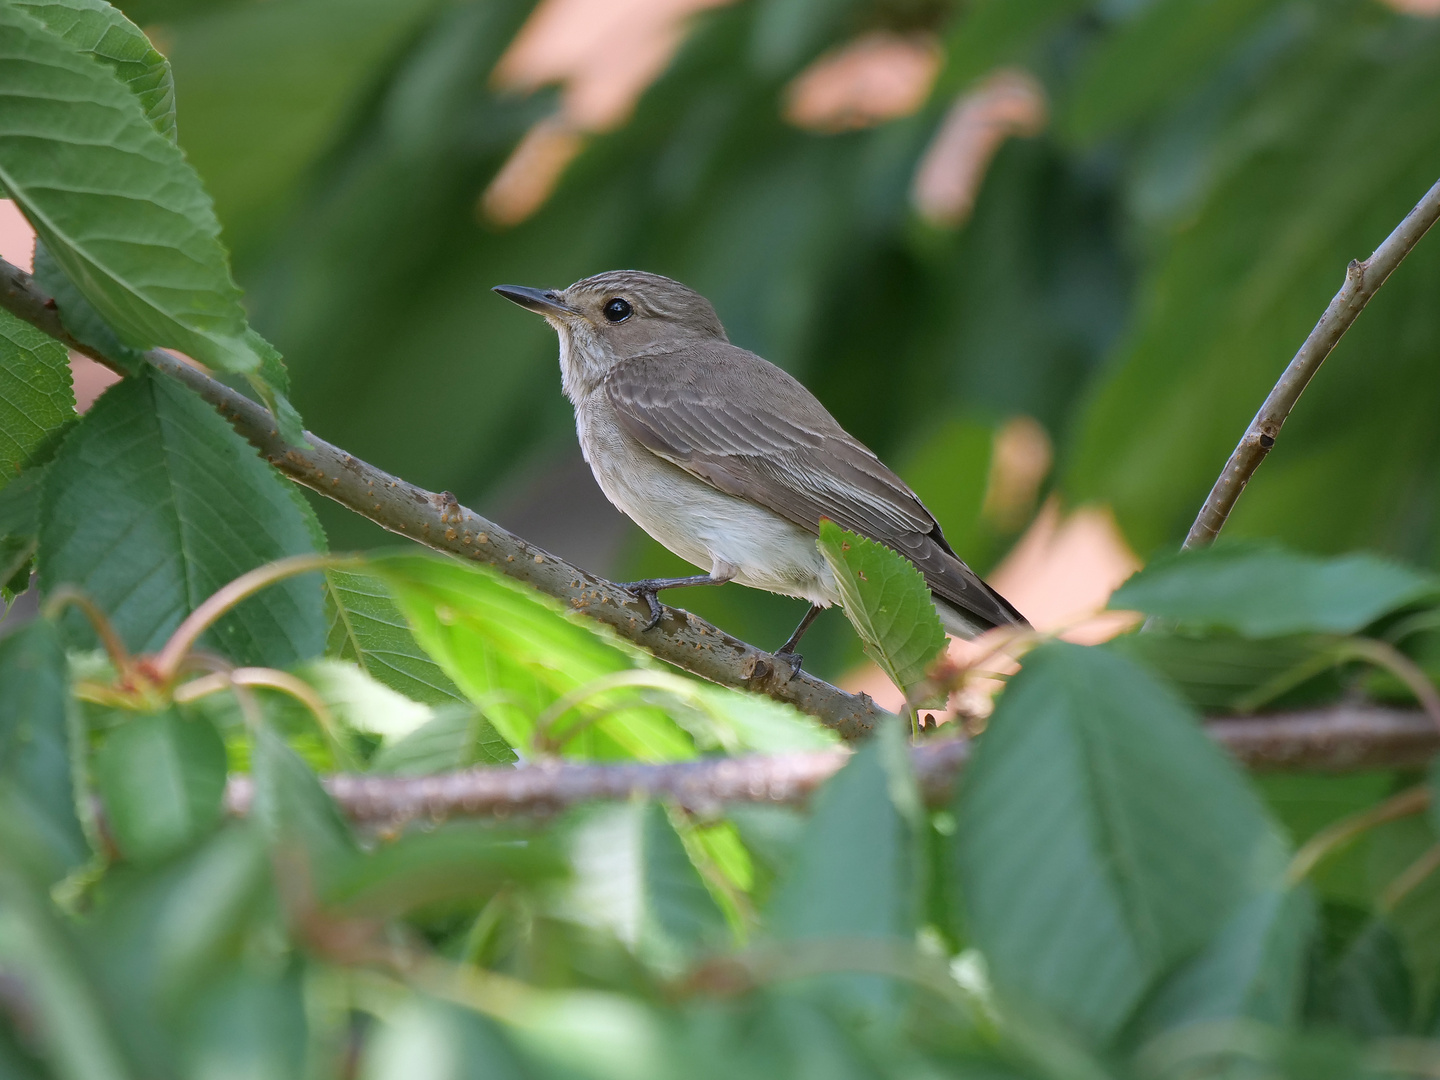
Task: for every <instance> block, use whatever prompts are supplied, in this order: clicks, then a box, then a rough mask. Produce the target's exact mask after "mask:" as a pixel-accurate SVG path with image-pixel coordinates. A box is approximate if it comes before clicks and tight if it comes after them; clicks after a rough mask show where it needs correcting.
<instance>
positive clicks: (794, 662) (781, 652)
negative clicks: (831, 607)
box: [775, 604, 825, 676]
mask: <svg viewBox="0 0 1440 1080" xmlns="http://www.w3.org/2000/svg"><path fill="white" fill-rule="evenodd" d="M824 610H825V609H824V608H823V607H821V606H820V605H819V604H811V605H810V610H809V611H807V612H806V613H805V617H804V618H803V619H801V620H800V625H799V626H797V627H795V632H794V633H793V634H791V635H790V640H789V641H787V642H785V644H784V645H781V646H780V648H778V649H776V650H775V655H776V656H788V657H789V658H790V674H791V675H792V676H795V675H799V674H800V664H801V662H802V661H804V659H805V658H804V657H803V656H801V655H800V654H799V653H797V652H796V651H795V646H796V645H799V644H800V639H801V638H802V637H804V636H805V631H806V630H809V629H810V624H811V623H813V622H814V621H815V616H817V615H819V614H820V612H822V611H824Z"/></svg>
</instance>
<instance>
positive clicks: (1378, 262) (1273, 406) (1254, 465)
mask: <svg viewBox="0 0 1440 1080" xmlns="http://www.w3.org/2000/svg"><path fill="white" fill-rule="evenodd" d="M1436 218H1440V181H1436V183H1435V186H1434V187H1432V188H1431V189H1430V190H1429V191H1427V192H1426V193H1425V197H1424V198H1423V199H1421V200H1420V201H1419V203H1417V204H1416V205H1415V209H1413V210H1411V211H1410V213H1408V214H1406V215H1405V220H1404V221H1402V222H1400V224H1399V225H1397V226H1396V227H1395V231H1394V232H1392V233H1391V234H1390V235H1389V236H1387V237H1386V238H1385V242H1384V243H1382V244H1381V245H1380V246H1379V247H1377V248H1376V249H1375V253H1374V254H1373V255H1371V256H1370V258H1368V259H1366V260H1365V261H1364V262H1358V261H1354V262H1351V263H1350V266H1349V268H1348V269H1347V270H1346V271H1345V284H1344V285H1343V286H1342V287H1341V289H1340V291H1339V292H1338V293H1336V294H1335V298H1334V299H1333V300H1331V301H1330V306H1329V307H1327V308H1326V309H1325V314H1324V315H1322V316H1320V321H1319V322H1318V323H1316V324H1315V329H1313V330H1311V331H1310V336H1309V337H1307V338H1306V339H1305V343H1304V344H1303V345H1301V346H1300V351H1299V352H1297V353H1296V354H1295V358H1294V359H1293V360H1291V361H1290V364H1289V366H1288V367H1287V368H1286V369H1285V373H1284V374H1283V375H1281V376H1280V381H1279V382H1277V383H1276V384H1275V388H1274V389H1273V390H1271V391H1270V396H1269V397H1267V398H1266V399H1265V404H1264V405H1262V406H1260V411H1259V412H1258V413H1256V414H1255V419H1254V420H1252V421H1250V427H1249V428H1248V429H1247V430H1246V432H1245V437H1244V438H1242V439H1241V440H1240V445H1239V446H1237V447H1235V452H1234V453H1233V454H1231V455H1230V460H1229V461H1227V462H1226V463H1225V469H1224V471H1222V472H1221V473H1220V478H1219V479H1218V480H1216V481H1215V486H1214V487H1213V488H1211V489H1210V495H1209V497H1208V498H1206V500H1205V505H1204V506H1202V507H1201V508H1200V514H1199V516H1198V517H1196V519H1195V524H1193V525H1191V526H1190V535H1189V536H1187V537H1186V538H1185V545H1184V546H1185V547H1187V548H1194V547H1205V546H1207V545H1209V544H1211V543H1213V542H1214V540H1215V538H1216V537H1217V536H1219V535H1220V530H1221V529H1223V528H1224V527H1225V519H1226V518H1228V517H1229V516H1230V511H1231V510H1233V509H1235V503H1236V502H1237V501H1238V500H1239V498H1240V493H1241V492H1242V491H1244V490H1245V485H1246V484H1247V483H1248V482H1249V480H1250V477H1251V476H1253V475H1254V474H1255V470H1256V469H1258V468H1259V467H1260V463H1261V462H1262V461H1264V460H1265V455H1266V454H1268V453H1270V450H1271V448H1272V447H1273V446H1274V445H1275V440H1276V439H1278V438H1279V437H1280V428H1281V427H1282V426H1283V425H1284V423H1285V420H1286V418H1287V417H1288V416H1289V415H1290V410H1291V409H1293V408H1294V407H1295V402H1297V401H1298V400H1300V394H1301V393H1302V392H1303V391H1304V389H1305V387H1306V385H1307V384H1308V383H1309V382H1310V380H1311V378H1313V377H1314V375H1315V372H1317V371H1319V370H1320V365H1321V364H1322V363H1324V361H1325V358H1326V357H1327V356H1329V355H1330V353H1331V351H1332V350H1333V349H1334V348H1335V346H1336V345H1337V344H1339V342H1340V339H1341V338H1342V337H1344V336H1345V331H1346V330H1348V329H1350V324H1351V323H1353V322H1354V321H1355V319H1356V317H1357V316H1358V315H1359V314H1360V312H1361V311H1363V310H1364V309H1365V305H1366V304H1368V303H1369V302H1370V298H1371V297H1372V296H1374V295H1375V294H1376V293H1377V292H1379V291H1380V286H1381V285H1384V284H1385V279H1386V278H1388V277H1389V276H1390V274H1391V271H1393V270H1394V269H1395V267H1397V266H1399V265H1400V261H1401V260H1402V259H1404V258H1405V256H1406V255H1408V254H1410V249H1411V248H1413V247H1414V246H1415V245H1416V244H1417V243H1418V242H1419V240H1420V238H1421V237H1422V236H1424V235H1425V233H1426V231H1427V230H1428V229H1429V228H1430V226H1431V225H1433V224H1435V220H1436Z"/></svg>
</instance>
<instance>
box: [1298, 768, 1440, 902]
mask: <svg viewBox="0 0 1440 1080" xmlns="http://www.w3.org/2000/svg"><path fill="white" fill-rule="evenodd" d="M1429 805H1430V788H1429V787H1428V786H1427V785H1425V784H1420V785H1417V786H1416V787H1412V788H1406V789H1405V790H1404V791H1402V792H1400V793H1399V794H1398V795H1392V796H1391V797H1390V798H1388V799H1386V800H1385V801H1384V802H1382V803H1377V804H1375V805H1374V806H1367V807H1366V808H1365V809H1364V810H1361V811H1359V812H1358V813H1355V814H1351V815H1350V816H1349V817H1344V818H1341V819H1340V820H1339V821H1336V822H1332V823H1331V824H1329V825H1327V826H1326V827H1325V828H1323V829H1321V830H1320V831H1319V832H1318V833H1316V834H1315V835H1314V836H1312V837H1311V838H1310V839H1309V840H1307V841H1306V842H1305V845H1304V846H1303V847H1302V848H1301V849H1300V850H1299V851H1297V852H1296V853H1295V857H1294V858H1293V859H1291V860H1290V867H1289V869H1288V870H1287V871H1286V872H1285V878H1286V880H1287V881H1289V882H1290V884H1292V885H1294V884H1297V883H1298V882H1300V881H1303V880H1304V879H1305V877H1306V875H1307V874H1309V873H1310V871H1311V870H1314V869H1315V867H1316V866H1318V865H1319V864H1320V862H1321V861H1322V860H1323V859H1325V858H1327V857H1328V856H1330V855H1332V854H1334V853H1335V852H1337V851H1339V850H1340V849H1341V848H1343V847H1345V846H1346V845H1347V844H1349V843H1350V841H1352V840H1354V839H1355V838H1356V837H1357V836H1360V835H1362V834H1363V833H1367V832H1369V831H1370V830H1371V829H1374V828H1376V827H1378V826H1380V825H1384V824H1387V823H1388V822H1391V821H1399V820H1400V819H1401V818H1404V817H1411V816H1413V815H1415V814H1423V813H1424V812H1425V809H1426V808H1427V807H1428V806H1429Z"/></svg>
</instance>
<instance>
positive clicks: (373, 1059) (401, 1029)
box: [360, 997, 536, 1080]
mask: <svg viewBox="0 0 1440 1080" xmlns="http://www.w3.org/2000/svg"><path fill="white" fill-rule="evenodd" d="M535 1075H536V1074H535V1072H534V1071H533V1069H532V1068H531V1067H530V1066H528V1065H526V1064H525V1063H524V1062H523V1060H522V1058H521V1057H520V1055H519V1054H518V1052H517V1051H516V1049H515V1048H514V1047H513V1046H512V1045H511V1040H510V1038H509V1037H508V1036H507V1035H506V1033H505V1030H504V1029H503V1028H502V1027H501V1026H500V1025H499V1024H497V1023H496V1022H495V1021H494V1020H492V1019H490V1018H489V1017H487V1016H484V1015H481V1014H479V1013H476V1012H474V1011H472V1010H469V1009H462V1008H459V1007H457V1006H455V1005H452V1004H449V1003H448V1002H441V1001H434V1000H431V999H429V998H423V997H415V998H413V999H411V1000H409V1001H407V1002H406V1003H405V1005H404V1006H403V1007H401V1008H399V1009H396V1010H395V1011H393V1012H392V1013H390V1014H389V1015H388V1016H387V1017H386V1018H385V1023H384V1026H383V1027H381V1028H380V1030H378V1031H377V1032H375V1035H374V1037H373V1038H371V1039H369V1040H368V1041H367V1043H366V1046H365V1056H364V1058H363V1060H362V1061H361V1064H360V1077H361V1080H394V1078H395V1077H398V1076H405V1077H409V1078H411V1080H472V1078H473V1080H481V1078H484V1080H532V1077H534V1076H535Z"/></svg>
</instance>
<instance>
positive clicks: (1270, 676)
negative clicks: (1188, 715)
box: [1111, 624, 1338, 713]
mask: <svg viewBox="0 0 1440 1080" xmlns="http://www.w3.org/2000/svg"><path fill="white" fill-rule="evenodd" d="M1111 648H1112V649H1113V650H1114V651H1115V652H1117V653H1120V654H1121V655H1122V656H1128V657H1129V658H1130V659H1132V660H1135V661H1137V662H1138V663H1140V664H1141V665H1142V666H1144V667H1147V668H1149V669H1150V670H1151V671H1153V672H1155V673H1156V674H1158V675H1161V676H1163V677H1164V678H1165V679H1166V680H1167V681H1168V682H1170V683H1171V684H1172V685H1174V687H1175V688H1176V689H1177V690H1179V691H1180V692H1181V693H1182V694H1183V695H1184V696H1185V699H1186V700H1187V701H1188V702H1189V703H1190V704H1191V705H1193V706H1194V707H1195V708H1197V709H1200V710H1202V711H1204V712H1207V713H1212V712H1226V711H1228V710H1232V709H1235V708H1237V707H1238V703H1239V702H1240V701H1242V700H1243V699H1244V698H1246V697H1248V696H1250V695H1252V694H1254V693H1255V692H1256V691H1257V690H1259V689H1260V688H1261V687H1263V686H1267V685H1269V684H1271V683H1272V682H1274V680H1276V679H1278V678H1279V677H1280V676H1282V675H1285V674H1286V673H1288V672H1291V671H1294V670H1295V669H1297V668H1298V667H1299V666H1300V665H1301V664H1303V663H1305V662H1307V661H1311V660H1314V659H1316V658H1317V657H1319V656H1321V655H1322V654H1324V653H1327V652H1332V651H1333V650H1334V648H1335V642H1334V639H1333V638H1329V637H1321V636H1318V635H1296V636H1291V637H1273V638H1263V639H1261V640H1258V641H1257V640H1255V639H1253V638H1246V637H1241V636H1240V635H1238V634H1232V633H1217V634H1213V635H1205V634H1194V633H1183V632H1180V633H1177V632H1174V631H1172V630H1170V629H1168V628H1166V627H1165V626H1164V625H1163V624H1162V625H1161V626H1160V627H1158V628H1153V629H1151V630H1149V631H1147V632H1146V633H1143V634H1126V635H1125V636H1124V637H1120V638H1116V639H1115V641H1114V643H1113V644H1112V645H1111ZM1304 685H1305V686H1306V687H1309V688H1314V693H1315V695H1316V697H1317V699H1319V698H1324V697H1328V698H1333V697H1334V696H1335V694H1336V693H1337V692H1338V687H1337V686H1336V685H1335V676H1334V674H1333V672H1326V673H1323V674H1322V675H1321V676H1317V677H1316V678H1315V679H1312V680H1307V682H1306V683H1305V684H1304ZM1286 701H1287V702H1290V701H1291V699H1290V698H1287V699H1286Z"/></svg>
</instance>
